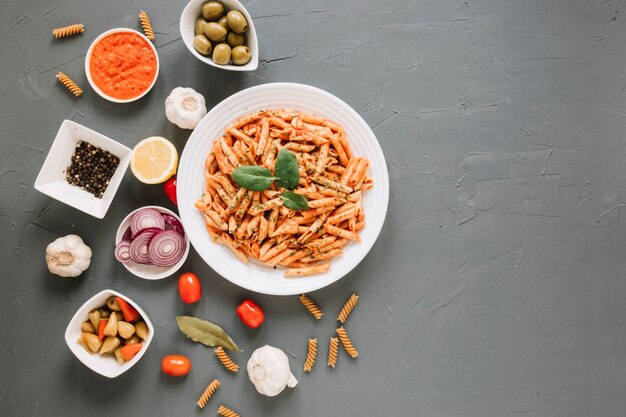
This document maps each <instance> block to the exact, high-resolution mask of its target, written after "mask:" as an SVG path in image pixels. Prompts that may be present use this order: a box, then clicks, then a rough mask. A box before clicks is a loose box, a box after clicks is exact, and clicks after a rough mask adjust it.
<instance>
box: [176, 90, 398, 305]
mask: <svg viewBox="0 0 626 417" xmlns="http://www.w3.org/2000/svg"><path fill="white" fill-rule="evenodd" d="M261 109H296V110H300V111H304V112H308V113H314V114H317V115H320V116H323V117H326V118H328V119H330V120H333V121H335V122H338V123H339V124H341V125H342V126H343V128H344V130H345V132H346V135H347V138H348V140H349V142H350V146H351V148H352V149H353V152H354V154H355V155H356V156H365V157H367V158H368V159H369V161H370V168H369V175H370V176H371V177H372V178H373V180H374V188H373V189H371V190H369V191H367V192H365V193H364V196H363V207H364V210H365V216H366V221H367V226H365V228H364V229H363V230H362V231H361V232H360V236H361V240H362V241H361V242H360V243H349V244H348V245H346V247H345V248H344V254H343V255H342V256H338V257H337V258H334V259H333V263H332V266H331V267H330V270H329V271H328V272H326V273H324V274H319V275H313V276H308V277H301V278H285V277H284V276H283V274H284V272H285V269H284V268H278V269H276V270H274V269H272V268H271V267H268V266H266V265H262V264H260V263H256V262H253V261H251V262H249V263H248V264H247V265H246V264H244V263H242V262H241V261H240V260H239V259H237V257H236V256H235V255H234V254H233V253H232V252H231V251H230V250H229V249H228V248H227V247H225V246H223V245H220V244H217V243H215V242H212V241H211V239H210V237H209V234H208V233H207V231H206V228H205V225H204V218H203V216H202V214H201V213H200V212H199V211H198V210H197V209H196V208H195V207H194V202H195V201H196V200H197V199H198V198H199V197H200V196H201V194H202V193H203V191H204V185H205V184H204V160H205V158H206V155H207V154H208V153H209V151H210V150H211V147H212V145H213V141H214V140H215V138H217V137H219V136H221V135H222V134H223V131H224V128H226V127H227V126H228V125H230V124H231V123H232V122H233V121H234V120H236V119H237V118H238V117H240V116H243V115H245V114H248V113H251V112H254V111H258V110H261ZM176 178H177V180H176V181H177V185H178V187H177V190H178V193H177V194H178V210H179V213H180V216H181V218H182V220H183V225H184V227H185V230H186V231H187V234H188V236H189V239H190V241H191V243H192V244H193V246H194V248H195V249H196V251H197V252H198V253H199V254H200V256H201V257H202V258H203V259H204V260H205V262H206V263H207V264H209V265H210V266H211V267H212V268H213V269H214V270H215V271H217V272H218V273H219V274H220V275H222V276H223V277H224V278H226V279H228V280H229V281H231V282H233V283H235V284H237V285H239V286H241V287H244V288H247V289H249V290H252V291H256V292H260V293H265V294H272V295H289V294H300V293H304V292H310V291H313V290H316V289H319V288H322V287H325V286H327V285H329V284H331V283H333V282H335V281H337V280H338V279H340V278H341V277H343V276H344V275H346V274H347V273H348V272H350V271H351V270H352V269H353V268H354V267H355V266H357V265H358V263H359V262H361V260H362V259H363V258H364V257H365V255H367V253H368V252H369V250H370V249H371V247H372V246H373V245H374V242H375V241H376V238H377V237H378V234H379V233H380V230H381V229H382V226H383V223H384V221H385V215H386V213H387V203H388V201H389V177H388V173H387V166H386V164H385V157H384V155H383V152H382V150H381V148H380V145H379V144H378V141H377V140H376V137H375V136H374V133H373V132H372V130H371V129H370V128H369V127H368V126H367V123H366V122H365V121H364V120H363V119H362V118H361V116H359V115H358V114H357V113H356V112H355V111H354V110H353V109H352V108H351V107H350V106H348V105H347V104H346V103H344V102H343V101H341V100H340V99H338V98H337V97H335V96H333V95H332V94H330V93H327V92H325V91H323V90H320V89H318V88H315V87H310V86H308V85H302V84H291V83H275V84H264V85H260V86H257V87H252V88H248V89H247V90H243V91H240V92H239V93H236V94H234V95H232V96H230V97H229V98H227V99H226V100H224V101H222V102H221V103H219V104H218V105H217V106H215V107H213V109H212V110H211V111H210V112H209V113H208V114H207V115H206V116H205V117H204V119H203V120H202V121H201V122H200V124H199V125H198V126H197V127H196V128H195V130H194V131H193V133H192V134H191V136H190V137H189V140H188V141H187V145H186V146H185V149H184V151H183V154H182V157H181V159H180V164H179V166H178V175H177V177H176ZM373 278H374V277H373Z"/></svg>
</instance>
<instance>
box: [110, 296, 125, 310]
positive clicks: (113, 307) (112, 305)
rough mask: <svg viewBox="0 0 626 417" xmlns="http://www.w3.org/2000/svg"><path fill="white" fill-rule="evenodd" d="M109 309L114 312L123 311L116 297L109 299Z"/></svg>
mask: <svg viewBox="0 0 626 417" xmlns="http://www.w3.org/2000/svg"><path fill="white" fill-rule="evenodd" d="M107 307H108V308H109V310H112V311H122V308H121V307H120V305H119V304H118V302H117V299H116V298H115V297H109V298H107Z"/></svg>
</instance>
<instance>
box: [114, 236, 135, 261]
mask: <svg viewBox="0 0 626 417" xmlns="http://www.w3.org/2000/svg"><path fill="white" fill-rule="evenodd" d="M115 259H117V260H118V261H120V262H121V263H123V264H125V263H127V262H130V261H131V259H130V241H127V240H121V241H120V243H118V244H117V246H116V247H115Z"/></svg>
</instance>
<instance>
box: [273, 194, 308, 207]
mask: <svg viewBox="0 0 626 417" xmlns="http://www.w3.org/2000/svg"><path fill="white" fill-rule="evenodd" d="M280 198H281V200H283V204H284V205H285V207H287V208H288V209H291V210H308V209H309V203H308V201H307V200H306V197H305V196H303V195H300V194H296V193H294V192H293V191H285V192H284V193H282V194H281V195H280Z"/></svg>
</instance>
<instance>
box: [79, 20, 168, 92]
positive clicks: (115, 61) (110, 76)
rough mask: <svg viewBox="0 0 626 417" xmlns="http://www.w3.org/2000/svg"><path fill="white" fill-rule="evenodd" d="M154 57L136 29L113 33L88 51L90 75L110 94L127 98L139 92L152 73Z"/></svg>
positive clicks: (145, 88) (154, 68)
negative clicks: (91, 50)
mask: <svg viewBox="0 0 626 417" xmlns="http://www.w3.org/2000/svg"><path fill="white" fill-rule="evenodd" d="M156 70H157V61H156V55H155V54H154V51H153V50H152V48H151V47H150V45H148V42H146V40H145V39H143V38H142V37H141V36H139V35H137V34H136V33H132V32H122V33H113V34H111V35H109V36H106V37H104V38H102V39H101V40H100V41H99V42H98V43H97V44H96V46H95V47H94V48H93V52H92V53H91V60H90V61H89V72H90V73H91V79H92V80H93V82H94V83H95V84H96V85H97V86H98V88H100V90H102V92H103V93H104V94H106V95H108V96H110V97H113V98H116V99H119V100H127V99H131V98H134V97H137V96H139V95H141V94H143V93H144V92H145V91H146V90H147V89H148V88H149V87H150V85H151V84H152V81H153V80H154V78H155V77H156Z"/></svg>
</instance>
